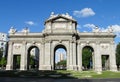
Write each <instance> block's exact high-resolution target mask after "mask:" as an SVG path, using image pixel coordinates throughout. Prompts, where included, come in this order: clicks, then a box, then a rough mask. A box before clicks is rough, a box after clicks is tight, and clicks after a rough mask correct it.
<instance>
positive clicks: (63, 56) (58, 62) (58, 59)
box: [54, 44, 67, 70]
mask: <svg viewBox="0 0 120 82" xmlns="http://www.w3.org/2000/svg"><path fill="white" fill-rule="evenodd" d="M66 68H67V49H66V47H65V46H64V45H62V44H59V45H57V46H56V47H55V48H54V70H66Z"/></svg>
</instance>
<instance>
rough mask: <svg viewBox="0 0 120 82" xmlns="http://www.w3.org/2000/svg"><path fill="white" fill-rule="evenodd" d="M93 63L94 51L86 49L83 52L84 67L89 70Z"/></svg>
mask: <svg viewBox="0 0 120 82" xmlns="http://www.w3.org/2000/svg"><path fill="white" fill-rule="evenodd" d="M90 61H92V51H91V49H90V48H84V49H83V51H82V65H83V66H84V67H85V68H87V67H88V66H89V65H90Z"/></svg>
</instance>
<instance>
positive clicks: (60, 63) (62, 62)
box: [57, 60, 66, 66]
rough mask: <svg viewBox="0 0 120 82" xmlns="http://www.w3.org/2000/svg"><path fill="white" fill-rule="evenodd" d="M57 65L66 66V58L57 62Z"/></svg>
mask: <svg viewBox="0 0 120 82" xmlns="http://www.w3.org/2000/svg"><path fill="white" fill-rule="evenodd" d="M57 65H63V66H66V60H61V61H60V62H58V63H57Z"/></svg>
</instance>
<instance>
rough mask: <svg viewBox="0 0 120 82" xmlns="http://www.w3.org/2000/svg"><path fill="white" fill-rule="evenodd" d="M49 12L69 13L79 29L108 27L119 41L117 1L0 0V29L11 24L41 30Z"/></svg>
mask: <svg viewBox="0 0 120 82" xmlns="http://www.w3.org/2000/svg"><path fill="white" fill-rule="evenodd" d="M51 12H54V13H55V14H62V13H64V14H65V13H69V14H70V15H71V16H72V17H73V18H74V19H76V20H77V22H78V30H79V31H80V32H84V31H92V29H93V27H94V26H98V27H99V28H100V30H102V31H106V29H107V28H109V27H110V26H111V27H112V28H113V30H114V32H115V33H116V34H117V37H116V38H115V42H116V43H118V42H119V41H120V39H119V37H120V0H0V32H5V33H8V31H9V29H10V27H11V26H13V27H14V28H16V29H17V30H18V31H21V30H22V29H23V28H25V27H28V28H29V29H30V32H42V30H43V29H44V21H45V20H46V19H47V18H48V17H49V16H50V14H51Z"/></svg>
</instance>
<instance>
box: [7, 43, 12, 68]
mask: <svg viewBox="0 0 120 82" xmlns="http://www.w3.org/2000/svg"><path fill="white" fill-rule="evenodd" d="M12 69H13V42H9V47H8V57H7V65H6V70H12Z"/></svg>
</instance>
